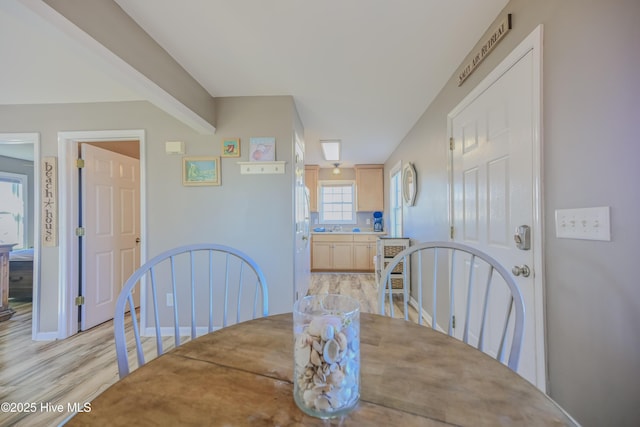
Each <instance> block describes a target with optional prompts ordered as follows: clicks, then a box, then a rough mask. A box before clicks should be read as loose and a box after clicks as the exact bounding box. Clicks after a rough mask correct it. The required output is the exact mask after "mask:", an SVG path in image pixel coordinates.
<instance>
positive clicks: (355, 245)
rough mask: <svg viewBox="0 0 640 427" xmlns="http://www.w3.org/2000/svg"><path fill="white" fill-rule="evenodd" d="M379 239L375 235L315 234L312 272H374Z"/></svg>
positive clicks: (312, 246)
mask: <svg viewBox="0 0 640 427" xmlns="http://www.w3.org/2000/svg"><path fill="white" fill-rule="evenodd" d="M377 237H378V236H377V235H375V234H369V235H365V234H363V235H359V234H337V233H336V234H333V233H332V234H314V235H313V237H312V239H311V270H312V271H370V272H373V271H374V270H375V268H374V263H373V258H374V256H375V253H376V240H377Z"/></svg>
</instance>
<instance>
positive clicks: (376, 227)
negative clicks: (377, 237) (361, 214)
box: [373, 211, 384, 231]
mask: <svg viewBox="0 0 640 427" xmlns="http://www.w3.org/2000/svg"><path fill="white" fill-rule="evenodd" d="M383 228H384V221H383V219H382V212H380V211H376V212H374V213H373V231H383Z"/></svg>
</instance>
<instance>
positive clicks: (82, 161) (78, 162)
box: [76, 159, 84, 169]
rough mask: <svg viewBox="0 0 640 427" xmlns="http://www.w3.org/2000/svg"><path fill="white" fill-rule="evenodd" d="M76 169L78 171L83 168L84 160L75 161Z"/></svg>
mask: <svg viewBox="0 0 640 427" xmlns="http://www.w3.org/2000/svg"><path fill="white" fill-rule="evenodd" d="M76 167H77V168H78V169H82V168H83V167H84V159H77V160H76Z"/></svg>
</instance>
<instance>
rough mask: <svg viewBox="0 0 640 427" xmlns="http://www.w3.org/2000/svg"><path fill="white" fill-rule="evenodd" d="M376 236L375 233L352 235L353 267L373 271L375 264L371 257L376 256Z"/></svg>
mask: <svg viewBox="0 0 640 427" xmlns="http://www.w3.org/2000/svg"><path fill="white" fill-rule="evenodd" d="M377 240H378V237H377V236H375V235H369V234H365V235H356V234H354V236H353V269H354V270H361V271H374V270H375V265H374V261H373V258H374V257H375V256H376V241H377Z"/></svg>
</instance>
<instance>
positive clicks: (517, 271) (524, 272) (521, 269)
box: [511, 264, 531, 277]
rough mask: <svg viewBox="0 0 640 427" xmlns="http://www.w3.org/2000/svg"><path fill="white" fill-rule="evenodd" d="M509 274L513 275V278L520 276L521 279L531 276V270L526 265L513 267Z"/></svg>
mask: <svg viewBox="0 0 640 427" xmlns="http://www.w3.org/2000/svg"><path fill="white" fill-rule="evenodd" d="M511 272H512V273H513V275H514V276H522V277H529V275H530V274H531V270H530V269H529V266H528V265H527V264H523V265H514V266H513V268H512V269H511Z"/></svg>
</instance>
